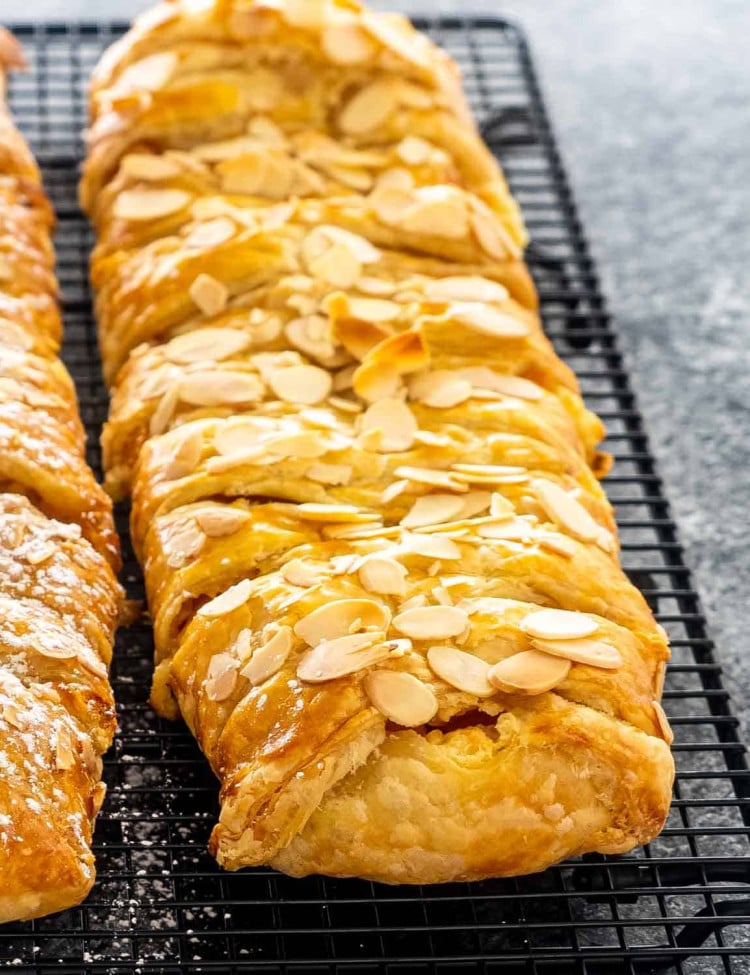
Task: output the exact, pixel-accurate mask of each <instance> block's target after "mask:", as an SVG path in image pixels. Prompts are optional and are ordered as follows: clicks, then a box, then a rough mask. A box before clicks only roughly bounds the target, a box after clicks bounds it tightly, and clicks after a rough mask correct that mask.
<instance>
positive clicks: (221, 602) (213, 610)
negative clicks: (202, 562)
mask: <svg viewBox="0 0 750 975" xmlns="http://www.w3.org/2000/svg"><path fill="white" fill-rule="evenodd" d="M250 592H251V586H250V580H249V579H242V580H241V581H240V582H238V583H235V585H233V586H230V587H229V589H226V590H225V591H224V592H223V593H221V594H220V595H219V596H216V597H215V598H214V599H212V600H210V601H209V602H207V603H204V605H203V606H201V608H200V609H199V610H198V613H197V615H198V616H206V617H208V618H209V619H214V618H216V617H217V616H225V615H226V614H227V613H233V612H234V610H235V609H239V607H240V606H242V605H243V604H244V603H246V602H247V600H248V599H249V598H250Z"/></svg>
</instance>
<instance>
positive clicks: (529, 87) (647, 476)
mask: <svg viewBox="0 0 750 975" xmlns="http://www.w3.org/2000/svg"><path fill="white" fill-rule="evenodd" d="M418 25H419V26H420V27H422V28H423V29H426V30H428V31H429V32H430V33H431V34H432V35H433V36H434V37H435V38H436V39H437V40H438V41H439V42H441V43H442V44H443V45H445V46H446V47H447V48H448V50H449V51H450V52H451V53H452V54H453V55H454V56H455V57H456V59H457V60H458V61H459V63H460V64H461V66H462V68H463V71H464V75H465V82H466V88H467V91H468V94H469V96H470V98H471V101H472V103H473V105H474V108H475V110H476V112H477V115H478V117H479V119H480V120H481V121H482V127H483V132H484V134H485V137H486V138H487V141H488V142H489V144H490V146H491V147H492V149H493V150H494V151H495V152H496V153H497V154H498V156H499V157H500V158H501V159H502V162H503V165H504V167H505V170H506V172H507V174H508V177H509V180H510V183H511V185H512V188H513V191H514V193H515V194H516V196H517V197H518V199H519V200H520V202H521V205H522V207H523V210H524V213H525V216H526V219H527V222H528V225H529V227H530V229H531V233H532V235H533V239H534V244H533V246H532V247H531V249H530V252H529V256H530V260H531V261H532V264H533V267H534V271H535V275H536V278H537V282H538V285H539V289H540V292H541V297H542V308H543V313H544V318H545V322H546V327H547V330H548V332H549V334H550V335H551V337H552V338H553V340H554V341H555V343H556V346H557V348H558V350H559V351H560V352H561V354H562V355H563V356H564V357H565V359H566V360H567V361H568V362H569V363H570V365H571V366H572V367H573V368H574V369H575V370H576V372H577V373H578V376H579V377H580V379H581V382H582V385H583V388H584V391H585V394H586V397H587V399H588V402H589V403H590V404H591V405H592V406H593V407H594V408H595V409H597V410H598V412H599V413H600V414H601V415H602V416H603V417H604V419H605V421H606V423H607V426H608V428H609V439H608V445H609V447H610V449H611V450H612V451H613V452H614V454H615V456H616V459H617V463H616V467H615V471H614V473H613V475H612V476H611V477H610V478H609V479H608V490H609V493H610V496H611V498H612V499H613V501H614V502H615V504H616V508H617V512H618V515H619V522H620V530H621V536H622V541H623V543H624V544H623V559H624V564H625V566H626V568H627V570H628V572H629V573H630V575H631V577H632V578H633V579H634V581H636V583H637V584H638V585H639V586H640V587H641V588H642V589H643V591H644V592H645V593H646V595H647V597H648V599H649V600H650V602H651V605H652V606H653V608H654V610H655V611H656V612H657V613H658V615H659V619H660V620H661V621H662V623H664V625H665V626H666V627H667V629H668V630H669V632H670V634H671V637H672V645H673V648H674V657H673V662H672V665H671V667H670V670H669V676H668V680H667V687H666V695H665V698H666V700H665V704H666V708H667V711H668V712H669V715H670V718H671V720H672V723H673V725H674V727H675V731H676V735H677V740H676V743H675V746H674V752H675V758H676V761H677V766H678V776H677V783H676V786H675V797H674V804H673V807H672V811H671V814H670V817H669V822H668V824H667V828H666V829H665V830H664V832H663V834H662V836H661V837H660V838H659V839H658V840H656V841H655V842H654V843H652V844H651V845H650V846H649V847H647V848H645V849H640V850H637V851H636V852H635V853H633V854H632V855H631V856H628V857H624V858H605V857H600V856H591V857H584V858H583V859H582V860H578V861H573V862H568V863H566V864H563V865H561V866H559V867H555V868H553V869H550V870H548V871H547V872H546V873H543V874H540V875H536V876H532V877H525V878H520V879H516V880H504V881H492V882H486V883H480V884H472V885H459V884H450V885H445V886H440V887H434V888H419V887H393V888H390V887H385V886H378V885H375V884H371V883H366V882H362V881H354V880H352V881H339V880H329V879H324V878H310V879H306V880H291V879H289V878H286V877H283V876H280V875H278V874H275V873H273V872H272V871H270V870H254V871H246V872H243V873H240V874H234V875H230V874H225V873H222V872H221V871H220V870H219V869H218V868H217V867H216V866H215V864H214V863H213V861H212V860H211V858H210V857H209V856H208V855H207V853H206V852H205V843H206V839H207V836H208V832H209V829H210V825H211V822H212V820H213V818H214V815H215V812H216V807H215V795H216V786H215V783H214V781H213V780H212V777H211V775H210V773H209V771H208V768H207V765H206V763H205V762H204V760H203V759H202V757H201V756H200V754H199V753H198V751H197V749H196V747H195V745H194V742H193V740H192V738H191V736H190V735H189V734H188V733H187V732H186V730H185V729H184V728H183V727H182V726H181V725H170V724H168V723H165V722H163V721H161V720H160V719H158V718H157V717H156V716H155V715H154V713H153V712H152V711H151V710H150V709H149V707H148V705H147V704H146V700H145V699H146V693H147V687H148V684H149V677H150V669H151V642H150V639H151V638H150V632H149V628H148V627H147V626H146V625H145V624H139V625H136V626H135V627H133V628H131V629H129V630H125V631H123V632H122V633H121V634H120V637H119V641H118V647H117V652H116V666H115V671H114V684H115V689H116V693H117V699H118V707H119V723H120V731H119V734H118V736H117V741H116V743H115V746H114V749H113V750H112V752H111V754H110V756H109V758H108V761H107V763H106V778H107V782H108V785H109V795H108V798H107V801H106V804H105V807H104V811H103V813H102V815H101V817H100V820H99V824H98V826H97V833H96V853H97V859H98V867H99V880H98V883H97V886H96V888H95V890H94V892H93V893H92V895H91V897H90V898H89V899H88V901H87V902H86V904H85V905H83V906H82V907H79V908H76V909H74V910H71V911H67V912H65V913H64V914H61V915H57V916H55V917H52V918H47V919H43V920H40V921H36V922H33V923H28V924H17V925H10V926H6V927H5V928H3V929H2V930H0V969H5V968H7V969H10V970H13V971H15V972H19V971H20V972H28V973H34V975H51V973H53V972H55V973H57V972H66V973H71V972H74V973H77V975H102V973H107V975H124V973H126V972H131V973H143V975H153V973H157V972H158V973H162V975H183V973H198V972H208V973H211V972H213V973H216V972H221V973H227V975H231V973H239V972H257V973H261V972H262V973H269V975H270V973H290V975H291V973H294V975H300V973H305V975H312V973H331V975H333V973H336V975H349V973H352V975H353V973H355V972H356V973H359V975H363V973H375V972H388V973H391V975H397V973H398V975H406V973H410V975H411V973H427V972H436V973H444V975H454V973H455V975H474V973H496V972H502V973H507V975H548V973H553V972H554V973H555V975H636V973H637V975H672V973H674V975H714V973H716V975H719V973H724V975H747V973H750V888H749V887H748V884H750V844H749V843H748V839H749V838H750V773H748V768H747V765H746V759H745V750H744V748H743V745H742V744H741V742H740V739H739V737H738V733H737V720H736V718H735V717H734V716H733V714H732V711H731V707H730V702H729V696H728V693H727V691H726V689H725V687H724V685H723V684H722V677H721V671H720V668H719V667H718V665H717V663H716V659H715V657H714V654H713V650H712V645H711V642H710V641H709V639H708V637H707V635H706V630H705V623H704V619H703V615H702V612H701V607H700V604H699V601H698V597H697V595H696V593H695V591H694V590H693V588H692V581H691V576H690V572H689V570H688V568H687V567H686V566H685V563H684V561H683V552H682V548H681V547H680V544H679V541H678V539H677V534H676V530H675V525H674V522H673V521H672V517H671V514H670V508H669V505H668V503H667V501H666V499H665V498H664V495H663V492H662V485H661V481H660V479H659V476H658V474H657V473H656V469H655V465H654V460H653V458H652V456H651V453H650V451H649V445H648V441H647V438H646V436H645V433H644V430H643V425H642V421H641V417H640V414H639V412H638V408H637V404H636V402H635V400H634V397H633V394H632V392H631V389H630V386H629V383H628V376H627V373H626V371H625V368H624V365H623V360H622V357H621V354H620V352H619V349H618V344H617V339H616V335H615V332H614V329H613V324H612V321H611V318H610V316H609V313H608V311H607V308H606V305H605V302H604V300H603V298H602V295H601V293H600V290H599V284H598V279H597V275H596V271H595V268H594V265H593V262H592V259H591V257H590V255H589V251H588V247H587V244H586V241H585V238H584V236H583V233H582V230H581V225H580V223H579V220H578V217H577V213H576V208H575V203H574V201H573V198H572V196H571V192H570V188H569V186H568V182H567V179H566V176H565V172H564V169H563V166H562V163H561V161H560V157H559V155H558V152H557V148H556V145H555V140H554V136H553V134H552V131H551V129H550V124H549V121H548V118H547V115H546V112H545V109H544V105H543V102H542V97H541V94H540V91H539V86H538V83H537V80H536V76H535V73H534V69H533V66H532V62H531V59H530V55H529V50H528V47H527V44H526V42H525V40H524V37H523V35H522V33H521V32H520V31H519V30H518V28H516V27H515V26H513V25H511V24H508V23H506V22H505V21H502V20H499V19H490V18H483V17H481V18H480V17H473V18H472V17H467V18H464V17H462V18H457V17H438V18H434V19H430V20H424V19H423V20H421V21H420V22H419V24H418ZM124 29H125V25H124V24H119V23H86V24H82V23H59V24H48V25H44V26H31V25H21V26H18V27H17V28H16V33H17V34H18V36H19V37H20V39H21V40H22V42H23V43H24V44H25V46H26V49H27V52H28V55H29V59H30V62H31V70H30V71H29V73H28V74H26V75H21V76H18V77H16V78H14V79H13V84H12V89H11V103H12V107H13V109H14V110H15V112H16V115H17V118H18V119H19V121H20V123H21V125H22V127H23V129H24V131H25V132H26V134H27V136H28V137H29V139H30V141H31V143H32V146H33V148H34V150H35V151H36V153H37V156H38V158H39V160H40V162H41V164H42V168H43V172H44V177H45V181H46V185H47V188H48V190H49V192H50V194H51V196H52V199H53V202H54V204H55V206H56V209H57V212H58V215H59V230H58V235H57V247H58V255H59V273H60V279H61V283H62V288H63V294H64V310H65V317H66V326H67V338H66V344H65V356H66V360H67V362H68V364H69V366H70V368H71V370H72V372H73V375H74V377H75V379H76V382H77V384H78V390H79V394H80V400H81V410H82V413H83V417H84V420H85V422H86V423H87V425H88V428H89V431H90V433H91V441H90V460H91V462H92V464H93V465H94V466H95V467H96V466H98V461H99V456H98V449H97V435H98V430H99V426H100V424H101V422H102V420H103V418H104V414H105V410H106V395H105V392H104V389H103V387H102V385H101V382H100V378H99V365H98V357H97V352H96V344H95V338H94V327H93V322H92V317H91V308H90V296H89V292H88V287H87V282H86V261H87V254H88V250H89V248H90V245H91V238H90V233H89V230H88V228H87V226H86V223H85V221H84V219H83V217H82V215H81V213H80V212H79V210H78V207H77V204H76V195H75V194H76V179H77V167H78V164H79V161H80V158H81V153H82V145H81V138H80V133H81V130H82V127H83V124H84V113H85V108H84V102H85V85H86V80H87V77H88V74H89V72H90V70H91V68H92V67H93V65H94V63H95V61H96V60H97V58H98V57H99V55H100V53H101V51H102V50H103V49H104V48H105V47H106V46H107V45H108V44H109V43H110V42H111V41H113V40H114V39H115V38H116V37H117V36H119V35H120V34H121V33H122V31H123V30H124ZM126 514H127V513H126V512H125V511H121V512H119V517H120V527H121V529H122V530H123V533H124V536H123V537H126V532H127V517H126ZM124 577H125V581H126V583H127V586H128V588H129V590H130V594H131V595H132V596H134V597H136V598H137V597H139V596H140V595H141V594H142V586H141V580H140V575H139V572H138V568H137V566H136V564H135V561H134V559H133V557H132V553H130V552H129V551H127V550H126V568H125V574H124ZM1 883H2V878H0V884H1Z"/></svg>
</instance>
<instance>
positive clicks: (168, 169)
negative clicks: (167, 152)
mask: <svg viewBox="0 0 750 975" xmlns="http://www.w3.org/2000/svg"><path fill="white" fill-rule="evenodd" d="M120 172H121V173H123V174H124V175H126V176H129V177H130V178H131V179H142V180H144V181H145V182H146V183H158V182H160V181H161V180H163V179H171V178H172V177H173V176H179V174H180V172H181V167H180V165H179V163H178V162H177V161H176V160H174V159H170V158H168V157H166V156H154V155H152V154H151V153H148V152H131V153H129V154H128V155H127V156H125V158H124V159H123V160H122V162H121V163H120Z"/></svg>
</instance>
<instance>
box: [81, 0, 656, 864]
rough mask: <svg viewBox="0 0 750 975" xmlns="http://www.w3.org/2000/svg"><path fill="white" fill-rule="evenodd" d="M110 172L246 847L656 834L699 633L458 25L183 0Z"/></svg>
mask: <svg viewBox="0 0 750 975" xmlns="http://www.w3.org/2000/svg"><path fill="white" fill-rule="evenodd" d="M81 197H82V201H83V204H84V206H85V207H86V209H87V211H88V213H89V215H90V217H91V219H92V221H93V223H94V224H95V227H96V230H97V244H96V247H95V250H94V253H93V257H92V280H93V283H94V286H95V289H96V292H97V298H96V309H97V316H98V323H99V332H100V342H101V348H102V353H103V360H104V367H105V372H106V374H107V378H108V381H109V382H110V384H111V386H112V407H111V412H110V418H109V422H108V424H107V426H106V429H105V432H104V436H103V448H104V455H105V466H106V468H107V473H106V476H107V485H108V488H109V490H110V491H111V493H112V494H114V495H115V496H118V497H123V496H127V495H128V494H130V495H132V503H133V504H132V521H131V527H132V535H133V541H134V545H135V549H136V552H137V554H138V557H139V559H140V560H141V563H142V565H143V567H144V573H145V578H146V586H147V590H148V596H149V603H150V608H151V613H152V616H153V620H154V629H155V643H156V671H155V678H154V684H153V691H152V701H153V703H154V706H155V707H156V708H157V710H159V711H160V713H162V714H165V715H169V716H172V717H177V716H178V715H180V714H181V715H182V716H183V717H184V719H185V720H186V721H187V723H188V725H189V726H190V728H191V730H192V731H193V733H194V734H195V736H196V738H197V740H198V742H199V743H200V745H201V748H202V749H203V751H204V753H205V754H206V756H207V758H208V760H209V762H210V763H211V766H212V768H213V769H214V771H215V773H216V775H217V777H218V778H219V780H220V783H221V816H220V820H219V823H218V824H217V826H216V827H215V829H214V831H213V834H212V838H211V848H212V850H213V852H214V853H215V855H216V856H217V858H218V860H219V862H220V863H221V864H222V865H224V866H225V867H227V868H230V869H236V868H239V867H243V866H251V865H258V864H271V865H272V866H274V867H277V868H278V869H280V870H283V871H285V872H287V873H290V874H292V875H297V876H302V875H305V874H308V873H315V872H319V873H326V874H332V875H337V876H350V875H357V876H363V877H368V878H372V879H375V880H382V881H387V882H404V883H426V882H439V881H451V880H470V879H476V878H481V877H488V876H503V875H506V876H507V875H513V874H519V873H525V872H530V871H533V870H539V869H543V868H544V867H545V866H547V865H549V864H550V863H553V862H555V861H557V860H559V859H562V858H564V857H566V856H570V855H574V854H580V853H585V852H590V851H599V852H610V853H617V852H624V851H626V850H629V849H631V848H632V847H633V846H635V845H636V844H638V843H642V842H645V841H647V840H649V839H651V838H652V837H653V836H655V835H656V834H657V833H658V831H659V830H660V828H661V827H662V825H663V822H664V819H665V817H666V814H667V810H668V806H669V799H670V791H671V782H672V777H673V762H672V758H671V755H670V751H669V747H668V746H669V742H670V741H671V731H670V728H669V725H668V723H667V721H666V718H665V717H664V713H663V711H662V709H661V706H660V704H659V698H660V697H661V685H662V682H663V675H664V668H665V664H666V660H667V658H668V656H669V648H668V643H667V639H666V635H665V633H664V631H663V630H662V628H661V627H659V626H658V624H656V622H655V621H654V619H653V617H652V615H651V612H650V610H649V608H648V606H647V605H646V603H645V601H644V600H643V598H642V596H641V595H640V593H638V591H637V590H636V589H635V588H634V587H633V586H632V585H631V584H630V582H629V581H628V580H627V578H626V576H625V575H624V573H623V571H622V569H621V568H620V565H619V560H618V543H617V537H616V528H615V523H614V519H613V514H612V511H611V508H610V505H609V503H608V502H607V499H606V496H605V495H604V492H603V491H602V489H601V487H600V485H599V480H598V478H599V477H601V476H602V475H603V474H605V473H606V471H607V469H608V466H609V459H608V457H607V456H606V455H603V454H601V453H599V452H598V450H597V444H598V443H599V441H600V440H601V438H602V436H603V433H604V430H603V427H602V424H601V422H600V420H599V419H598V418H597V417H596V416H595V415H594V414H592V413H590V412H589V411H588V410H587V409H586V407H585V406H584V404H583V402H582V399H581V396H580V391H579V387H578V383H577V381H576V378H575V376H574V375H573V374H572V372H571V371H570V369H569V368H568V367H567V366H566V365H564V364H563V363H562V362H561V361H560V359H559V358H558V357H557V355H556V354H555V352H554V350H553V349H552V347H551V345H550V343H549V341H548V339H547V338H546V336H545V335H544V332H543V330H542V327H541V324H540V321H539V317H538V314H537V301H536V295H535V292H534V288H533V284H532V281H531V277H530V275H529V272H528V269H527V267H526V265H525V263H524V260H523V246H524V244H525V241H526V235H525V230H524V228H523V225H522V223H521V220H520V216H519V212H518V208H517V207H516V205H515V203H514V201H513V199H512V197H511V196H510V195H509V192H508V189H507V186H506V184H505V180H504V178H503V175H502V173H501V172H500V169H499V167H498V165H497V163H496V162H495V160H494V159H493V158H492V156H491V155H490V153H489V152H488V150H487V148H486V147H485V146H484V144H483V143H482V141H481V139H480V138H479V136H478V134H477V131H476V128H475V126H474V123H473V121H472V119H471V117H470V115H469V113H468V111H467V107H466V104H465V101H464V97H463V95H462V92H461V88H460V83H459V78H458V73H457V69H456V67H455V65H454V64H453V63H452V62H451V61H450V59H449V58H448V57H447V55H445V54H444V53H443V52H442V51H440V50H439V49H438V48H436V47H435V46H434V45H432V44H431V43H430V42H429V41H428V40H427V39H426V38H425V37H423V36H422V35H420V34H419V33H417V32H416V31H414V30H413V28H412V27H411V26H410V25H409V24H408V22H407V21H406V20H405V19H404V18H402V17H399V16H398V15H395V14H381V13H373V12H371V11H368V10H366V9H365V8H363V7H361V6H360V5H359V4H358V3H355V2H350V0H275V2H273V3H271V2H267V3H263V2H257V0H255V2H253V0H207V2H202V3H199V4H196V3H187V2H167V3H162V4H161V5H159V6H157V7H155V8H154V9H153V10H152V11H150V12H149V13H147V14H146V15H144V16H143V17H142V18H140V19H139V20H138V21H136V23H135V25H134V27H133V29H132V30H131V31H130V32H129V33H128V34H127V35H125V37H124V38H123V39H122V40H121V41H119V42H118V43H116V44H115V45H114V46H113V47H112V48H111V49H110V50H109V51H108V52H107V54H105V56H104V58H103V59H102V61H101V63H100V65H99V67H98V68H97V69H96V71H95V74H94V80H93V84H92V89H91V126H90V130H89V135H88V156H87V160H86V165H85V169H84V176H83V180H82V184H81Z"/></svg>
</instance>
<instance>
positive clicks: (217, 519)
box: [193, 505, 250, 538]
mask: <svg viewBox="0 0 750 975" xmlns="http://www.w3.org/2000/svg"><path fill="white" fill-rule="evenodd" d="M193 517H194V518H195V520H196V522H197V523H198V525H200V527H201V530H202V531H203V532H205V534H206V535H208V537H209V538H224V537H225V536H226V535H234V533H235V532H237V531H239V530H240V528H242V526H243V525H246V524H247V522H248V521H249V520H250V513H249V512H247V511H243V510H242V508H230V507H219V505H212V506H211V507H210V508H203V509H202V510H200V511H196V512H195V514H194V515H193Z"/></svg>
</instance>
